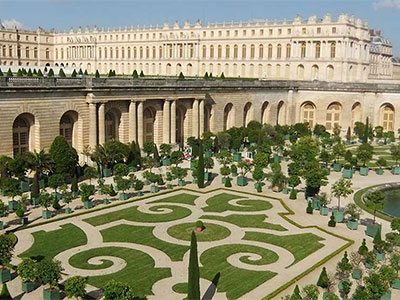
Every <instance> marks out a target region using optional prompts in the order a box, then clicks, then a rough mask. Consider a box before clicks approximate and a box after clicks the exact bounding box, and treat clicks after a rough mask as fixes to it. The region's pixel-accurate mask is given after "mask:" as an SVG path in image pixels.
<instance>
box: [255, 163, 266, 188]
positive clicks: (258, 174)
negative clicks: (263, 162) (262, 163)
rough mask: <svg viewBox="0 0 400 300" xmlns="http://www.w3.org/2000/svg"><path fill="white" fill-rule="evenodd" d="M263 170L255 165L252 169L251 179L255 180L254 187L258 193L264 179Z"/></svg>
mask: <svg viewBox="0 0 400 300" xmlns="http://www.w3.org/2000/svg"><path fill="white" fill-rule="evenodd" d="M264 176H265V174H264V171H263V169H262V168H260V167H255V168H254V170H253V179H254V180H255V181H256V184H255V188H256V190H257V192H258V193H261V192H262V183H261V181H262V180H263V179H264Z"/></svg>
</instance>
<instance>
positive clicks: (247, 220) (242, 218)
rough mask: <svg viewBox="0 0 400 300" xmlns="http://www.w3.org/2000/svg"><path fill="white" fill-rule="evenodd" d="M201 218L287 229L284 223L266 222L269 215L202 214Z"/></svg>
mask: <svg viewBox="0 0 400 300" xmlns="http://www.w3.org/2000/svg"><path fill="white" fill-rule="evenodd" d="M201 218H202V219H213V220H219V221H223V222H228V223H231V224H234V225H236V226H239V227H242V228H264V229H270V230H276V231H287V229H286V228H285V227H283V226H282V225H279V224H273V223H268V222H266V221H265V219H266V218H267V216H265V215H251V216H246V215H229V216H226V217H221V216H210V215H208V216H202V217H201Z"/></svg>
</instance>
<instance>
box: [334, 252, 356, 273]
mask: <svg viewBox="0 0 400 300" xmlns="http://www.w3.org/2000/svg"><path fill="white" fill-rule="evenodd" d="M352 269H353V267H352V265H351V264H350V261H349V258H348V255H347V251H345V252H344V255H343V257H342V259H341V260H340V261H339V262H338V263H337V265H336V276H337V277H338V278H339V279H340V280H343V279H347V278H349V276H350V272H351V271H352Z"/></svg>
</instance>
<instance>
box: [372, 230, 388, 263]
mask: <svg viewBox="0 0 400 300" xmlns="http://www.w3.org/2000/svg"><path fill="white" fill-rule="evenodd" d="M386 250H387V243H386V242H385V241H383V240H382V237H381V229H380V228H379V229H378V231H377V232H376V234H375V237H374V252H375V255H376V260H377V261H383V260H384V259H385V252H386Z"/></svg>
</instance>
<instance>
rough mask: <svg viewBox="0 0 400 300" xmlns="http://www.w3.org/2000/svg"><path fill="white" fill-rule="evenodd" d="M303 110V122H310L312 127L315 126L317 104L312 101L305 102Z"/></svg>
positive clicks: (309, 124)
mask: <svg viewBox="0 0 400 300" xmlns="http://www.w3.org/2000/svg"><path fill="white" fill-rule="evenodd" d="M301 112H302V120H301V121H302V122H303V123H308V126H309V127H310V128H313V127H314V123H315V119H314V118H315V106H314V105H313V104H312V103H309V102H307V103H305V104H304V105H303V106H302V109H301Z"/></svg>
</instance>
